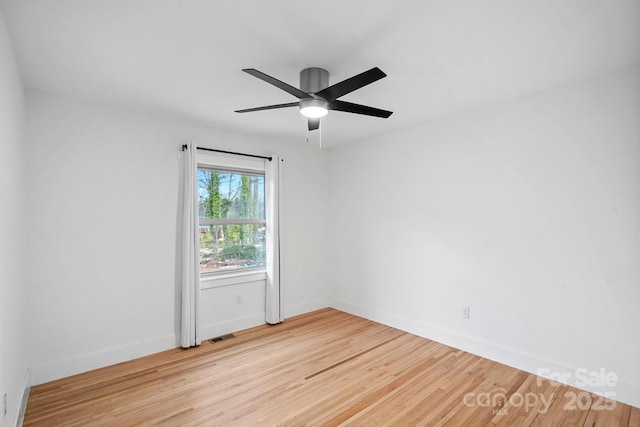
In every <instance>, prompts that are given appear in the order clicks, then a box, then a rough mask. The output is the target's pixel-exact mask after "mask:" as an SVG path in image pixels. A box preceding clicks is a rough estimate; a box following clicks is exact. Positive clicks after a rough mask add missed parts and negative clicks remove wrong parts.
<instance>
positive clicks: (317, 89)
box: [235, 67, 393, 131]
mask: <svg viewBox="0 0 640 427" xmlns="http://www.w3.org/2000/svg"><path fill="white" fill-rule="evenodd" d="M242 71H244V72H245V73H247V74H251V75H252V76H254V77H257V78H259V79H260V80H264V81H265V82H267V83H269V84H272V85H273V86H275V87H277V88H279V89H282V90H284V91H285V92H287V93H290V94H291V95H293V96H295V97H296V98H298V99H299V101H296V102H289V103H287V104H276V105H267V106H265V107H256V108H247V109H244V110H236V111H235V112H236V113H249V112H252V111H262V110H273V109H276V108H288V107H300V113H301V114H302V115H303V116H305V117H307V118H308V125H309V130H310V131H312V130H316V129H318V128H319V127H320V118H321V117H324V116H326V115H327V113H328V112H329V110H335V111H343V112H345V113H355V114H363V115H365V116H373V117H381V118H384V119H386V118H387V117H389V116H390V115H391V114H393V112H391V111H386V110H381V109H379V108H374V107H368V106H366V105H361V104H354V103H352V102H347V101H340V100H338V98H340V97H341V96H344V95H346V94H348V93H351V92H353V91H355V90H357V89H360V88H361V87H363V86H366V85H368V84H371V83H373V82H375V81H377V80H380V79H381V78H383V77H386V76H387V75H386V74H385V73H383V72H382V70H380V68H378V67H374V68H372V69H370V70H368V71H365V72H363V73H360V74H358V75H355V76H353V77H350V78H348V79H346V80H343V81H341V82H340V83H336V84H333V85H331V86H329V72H328V71H327V70H325V69H324V68H317V67H312V68H305V69H304V70H302V71H300V89H298V88H296V87H293V86H291V85H289V84H287V83H285V82H282V81H280V80H278V79H276V78H273V77H271V76H269V75H267V74H265V73H263V72H261V71H258V70H256V69H255V68H245V69H243V70H242Z"/></svg>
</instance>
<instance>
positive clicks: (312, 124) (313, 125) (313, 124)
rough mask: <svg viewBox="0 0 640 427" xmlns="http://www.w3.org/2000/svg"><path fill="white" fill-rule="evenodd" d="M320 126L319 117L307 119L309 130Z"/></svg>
mask: <svg viewBox="0 0 640 427" xmlns="http://www.w3.org/2000/svg"><path fill="white" fill-rule="evenodd" d="M319 127H320V119H309V130H316V129H318V128H319Z"/></svg>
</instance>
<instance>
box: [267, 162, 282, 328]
mask: <svg viewBox="0 0 640 427" xmlns="http://www.w3.org/2000/svg"><path fill="white" fill-rule="evenodd" d="M272 159H273V160H271V161H269V160H265V171H264V177H265V196H266V197H265V205H266V206H265V208H266V221H267V248H266V249H267V254H266V255H267V257H266V258H267V259H266V263H267V287H266V322H267V323H269V324H272V325H274V324H276V323H280V322H282V321H283V320H284V316H283V313H282V306H283V304H282V278H281V275H280V261H281V257H280V253H281V245H280V241H281V240H280V235H281V232H282V229H281V227H280V224H281V223H282V221H281V209H280V206H281V203H282V192H281V191H280V190H281V188H280V183H281V182H282V176H281V175H282V163H283V162H282V160H281V159H280V158H279V157H278V156H272Z"/></svg>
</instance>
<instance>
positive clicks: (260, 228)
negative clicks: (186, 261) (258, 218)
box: [200, 224, 265, 273]
mask: <svg viewBox="0 0 640 427" xmlns="http://www.w3.org/2000/svg"><path fill="white" fill-rule="evenodd" d="M264 266H265V226H264V224H225V225H203V226H200V273H216V272H226V271H234V270H239V269H243V268H258V267H264Z"/></svg>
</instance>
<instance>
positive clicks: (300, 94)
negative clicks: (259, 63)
mask: <svg viewBox="0 0 640 427" xmlns="http://www.w3.org/2000/svg"><path fill="white" fill-rule="evenodd" d="M242 71H244V72H245V73H247V74H251V75H252V76H253V77H257V78H259V79H260V80H263V81H265V82H267V83H269V84H272V85H274V86H275V87H277V88H278V89H282V90H283V91H285V92H288V93H290V94H291V95H293V96H295V97H296V98H299V99H307V98H312V96H311V95H309V94H308V93H306V92H303V91H301V90H300V89H298V88H296V87H293V86H291V85H290V84H287V83H285V82H282V81H280V80H278V79H276V78H274V77H271V76H269V75H267V74H265V73H263V72H262V71H258V70H256V69H255V68H245V69H243V70H242Z"/></svg>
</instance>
